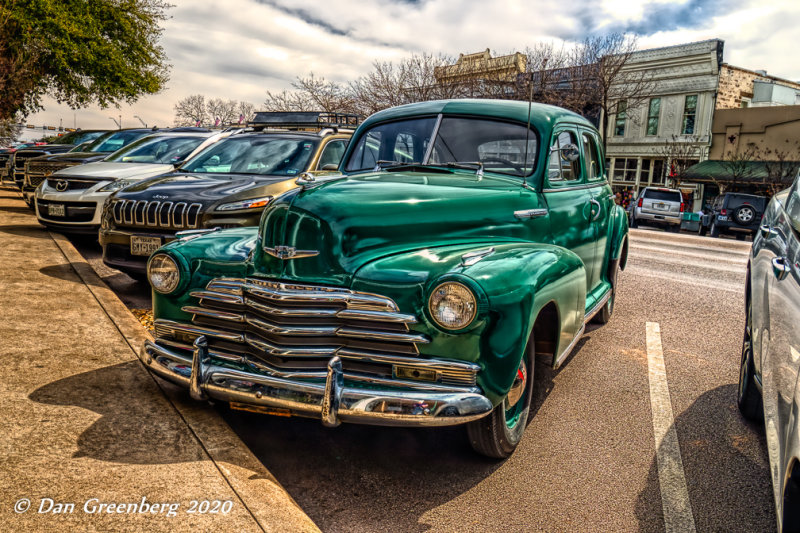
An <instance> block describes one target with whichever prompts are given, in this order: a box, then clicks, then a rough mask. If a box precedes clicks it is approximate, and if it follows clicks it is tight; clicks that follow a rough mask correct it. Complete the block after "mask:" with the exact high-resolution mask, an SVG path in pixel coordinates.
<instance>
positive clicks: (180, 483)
mask: <svg viewBox="0 0 800 533" xmlns="http://www.w3.org/2000/svg"><path fill="white" fill-rule="evenodd" d="M0 317H2V322H0V363H1V364H2V368H3V372H2V376H3V378H2V380H0V405H2V421H1V422H0V520H1V521H2V522H0V530H3V531H49V530H59V531H62V530H70V531H72V530H82V531H94V530H100V531H184V530H193V531H211V530H220V531H242V532H245V531H316V530H317V528H316V526H315V525H314V524H313V522H311V520H310V519H309V518H308V517H307V516H306V515H305V513H303V511H302V510H301V509H300V508H299V507H298V506H297V504H296V503H295V502H294V501H293V500H292V499H291V497H290V496H289V495H288V494H287V493H286V492H285V491H284V490H283V488H282V487H281V486H280V485H279V484H278V483H277V481H276V480H275V479H274V478H273V477H272V475H271V474H270V473H269V472H268V471H267V470H266V469H265V468H264V466H263V465H262V464H261V463H260V462H259V461H258V460H257V459H256V458H255V457H254V456H253V455H252V454H251V452H250V451H249V449H247V447H245V446H244V444H243V443H242V442H241V440H239V438H238V437H237V436H236V435H235V434H234V433H233V432H232V431H231V430H230V428H229V427H228V426H227V425H226V424H225V423H224V422H223V421H222V420H221V419H220V418H219V416H218V415H217V413H216V411H214V410H213V409H209V408H208V407H207V406H205V405H203V404H198V403H194V402H192V401H191V400H189V399H188V396H187V395H186V394H185V393H184V392H183V391H181V390H178V389H177V388H176V387H172V386H170V385H169V384H166V383H165V382H163V381H157V380H156V379H155V378H153V377H152V376H151V375H150V374H149V373H148V372H147V371H146V370H144V368H143V367H142V365H141V364H140V363H139V361H138V359H137V358H136V355H135V350H138V348H139V347H140V346H141V342H142V340H143V339H144V338H145V335H146V333H145V331H144V329H143V328H141V326H139V324H138V322H137V320H136V319H135V318H134V317H133V316H132V315H131V314H130V313H129V312H128V310H127V309H126V308H125V306H124V305H123V304H122V303H121V302H120V301H119V300H118V299H117V298H116V296H115V295H114V294H113V293H112V292H111V291H110V290H109V289H108V287H106V286H105V284H104V283H103V282H102V280H101V279H100V278H99V277H98V276H97V275H96V274H95V272H94V271H93V270H92V269H91V267H90V266H89V265H88V264H86V263H85V262H84V261H83V258H82V257H81V256H80V255H79V254H78V253H77V251H76V250H75V249H74V248H73V247H72V245H71V244H70V243H69V241H67V240H66V239H65V238H63V237H62V236H60V235H55V234H51V233H49V232H48V231H47V230H45V229H43V228H42V227H41V226H39V225H38V224H37V222H36V218H35V216H33V214H32V212H31V211H30V210H29V209H28V208H27V207H26V206H25V204H24V202H23V201H22V199H21V198H20V196H19V194H18V193H17V192H16V191H14V190H12V189H9V188H0ZM205 502H208V503H205ZM218 502H219V503H218ZM225 502H230V503H225ZM101 504H106V505H104V506H101ZM120 504H122V505H120Z"/></svg>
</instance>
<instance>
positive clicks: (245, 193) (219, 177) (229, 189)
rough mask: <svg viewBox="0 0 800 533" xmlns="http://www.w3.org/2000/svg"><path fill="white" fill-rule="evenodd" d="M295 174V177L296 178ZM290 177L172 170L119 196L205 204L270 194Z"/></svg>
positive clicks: (121, 197) (126, 198)
mask: <svg viewBox="0 0 800 533" xmlns="http://www.w3.org/2000/svg"><path fill="white" fill-rule="evenodd" d="M294 179H295V178H292V180H294ZM285 181H287V178H286V177H285V176H281V177H269V176H255V175H252V174H184V173H172V174H168V175H165V176H162V177H160V178H156V179H152V180H148V181H146V182H143V183H139V184H134V185H131V186H130V187H127V188H126V189H125V190H124V191H120V192H119V193H117V198H118V199H121V200H122V199H124V200H151V199H153V197H154V196H155V195H158V199H159V200H173V201H177V200H180V201H181V202H187V203H199V204H202V205H204V206H207V205H211V204H214V203H216V202H219V201H220V200H226V201H235V200H238V199H247V198H254V197H256V196H258V195H259V194H262V193H263V194H269V192H263V191H268V189H269V188H270V186H271V185H274V184H278V183H283V182H285Z"/></svg>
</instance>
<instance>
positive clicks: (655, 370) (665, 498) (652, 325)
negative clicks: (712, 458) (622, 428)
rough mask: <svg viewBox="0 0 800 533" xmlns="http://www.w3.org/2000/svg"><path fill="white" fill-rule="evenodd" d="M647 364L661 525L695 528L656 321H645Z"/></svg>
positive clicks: (674, 529)
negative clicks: (662, 513) (661, 517)
mask: <svg viewBox="0 0 800 533" xmlns="http://www.w3.org/2000/svg"><path fill="white" fill-rule="evenodd" d="M647 366H648V377H649V379H650V407H651V409H652V411H653V434H654V435H655V440H656V462H657V463H658V482H659V485H660V486H661V505H662V507H663V509H664V527H665V529H666V531H667V533H671V532H690V533H691V532H695V531H696V529H695V525H694V516H693V515H692V505H691V502H690V501H689V491H688V490H687V489H686V478H685V477H684V473H683V460H682V459H681V448H680V444H679V443H678V433H677V431H676V430H675V418H674V417H673V415H672V402H671V400H670V396H669V386H668V385H667V372H666V368H665V366H664V353H663V350H662V347H661V327H660V326H659V324H658V323H657V322H648V323H647Z"/></svg>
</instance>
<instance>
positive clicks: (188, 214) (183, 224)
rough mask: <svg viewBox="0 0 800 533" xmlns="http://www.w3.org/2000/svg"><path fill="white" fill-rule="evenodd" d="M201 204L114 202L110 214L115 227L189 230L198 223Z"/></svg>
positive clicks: (140, 201)
mask: <svg viewBox="0 0 800 533" xmlns="http://www.w3.org/2000/svg"><path fill="white" fill-rule="evenodd" d="M202 207H203V205H202V204H188V203H186V202H177V203H175V202H160V201H156V200H154V201H147V200H114V201H113V202H112V204H111V213H112V215H113V216H114V222H115V224H116V225H117V226H140V227H141V226H148V227H153V228H170V229H190V228H196V227H197V224H198V223H199V221H200V210H201V209H202Z"/></svg>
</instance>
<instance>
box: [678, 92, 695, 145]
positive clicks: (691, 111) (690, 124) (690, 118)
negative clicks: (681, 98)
mask: <svg viewBox="0 0 800 533" xmlns="http://www.w3.org/2000/svg"><path fill="white" fill-rule="evenodd" d="M696 115H697V95H696V94H690V95H687V96H686V101H685V102H684V104H683V129H682V130H681V131H682V133H683V134H684V135H692V134H694V119H695V116H696Z"/></svg>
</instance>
